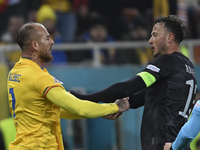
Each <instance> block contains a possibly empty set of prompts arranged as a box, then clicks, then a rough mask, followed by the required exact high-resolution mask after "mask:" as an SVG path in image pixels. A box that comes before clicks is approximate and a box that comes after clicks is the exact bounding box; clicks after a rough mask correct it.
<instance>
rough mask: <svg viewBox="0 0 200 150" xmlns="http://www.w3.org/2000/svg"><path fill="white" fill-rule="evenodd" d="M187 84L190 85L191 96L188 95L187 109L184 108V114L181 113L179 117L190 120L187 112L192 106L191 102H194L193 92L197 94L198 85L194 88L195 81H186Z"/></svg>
mask: <svg viewBox="0 0 200 150" xmlns="http://www.w3.org/2000/svg"><path fill="white" fill-rule="evenodd" d="M186 84H187V85H190V89H189V94H188V97H187V101H186V104H185V108H184V110H183V112H182V111H179V115H181V116H183V117H184V118H188V115H187V114H186V112H187V111H188V108H189V106H190V102H191V100H192V93H193V91H194V92H195V93H196V85H195V87H194V80H188V81H186ZM194 88H195V89H194Z"/></svg>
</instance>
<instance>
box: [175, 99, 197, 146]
mask: <svg viewBox="0 0 200 150" xmlns="http://www.w3.org/2000/svg"><path fill="white" fill-rule="evenodd" d="M199 118H200V100H198V101H197V103H196V104H195V106H194V109H193V111H192V115H191V117H190V119H189V121H188V122H187V123H185V125H184V126H183V127H182V128H181V130H180V131H179V133H178V136H177V138H176V140H175V141H174V142H173V144H172V149H173V150H179V149H183V148H185V147H186V146H188V145H189V144H190V142H191V141H192V140H193V139H194V138H195V137H196V136H197V135H198V133H199V131H200V121H199Z"/></svg>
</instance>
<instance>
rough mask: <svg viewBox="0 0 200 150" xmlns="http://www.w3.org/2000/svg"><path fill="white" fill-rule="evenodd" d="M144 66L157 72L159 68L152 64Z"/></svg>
mask: <svg viewBox="0 0 200 150" xmlns="http://www.w3.org/2000/svg"><path fill="white" fill-rule="evenodd" d="M146 68H147V69H150V70H152V71H154V72H159V71H160V68H158V67H156V66H154V65H148V66H147V67H146Z"/></svg>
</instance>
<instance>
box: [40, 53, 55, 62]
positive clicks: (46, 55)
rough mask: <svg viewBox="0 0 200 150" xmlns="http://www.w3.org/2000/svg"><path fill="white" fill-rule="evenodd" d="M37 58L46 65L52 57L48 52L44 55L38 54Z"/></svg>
mask: <svg viewBox="0 0 200 150" xmlns="http://www.w3.org/2000/svg"><path fill="white" fill-rule="evenodd" d="M39 58H40V59H41V60H42V61H43V62H45V63H48V62H50V61H52V60H53V56H52V55H51V53H50V52H46V53H43V52H42V53H40V54H39Z"/></svg>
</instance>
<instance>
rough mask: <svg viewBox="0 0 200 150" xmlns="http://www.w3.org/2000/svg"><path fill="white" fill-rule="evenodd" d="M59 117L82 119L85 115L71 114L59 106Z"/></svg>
mask: <svg viewBox="0 0 200 150" xmlns="http://www.w3.org/2000/svg"><path fill="white" fill-rule="evenodd" d="M60 118H63V119H84V118H85V117H81V116H79V115H75V114H72V113H70V112H68V111H66V110H64V109H62V108H60Z"/></svg>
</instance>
